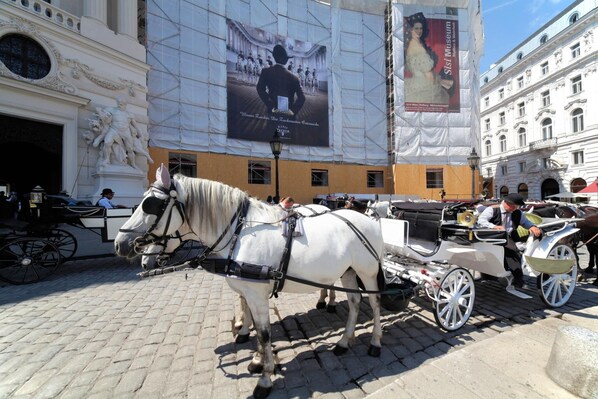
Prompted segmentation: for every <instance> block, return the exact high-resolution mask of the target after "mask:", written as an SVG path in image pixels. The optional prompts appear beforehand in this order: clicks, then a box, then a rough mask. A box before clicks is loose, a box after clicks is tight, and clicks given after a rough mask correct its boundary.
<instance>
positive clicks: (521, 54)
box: [517, 51, 523, 60]
mask: <svg viewBox="0 0 598 399" xmlns="http://www.w3.org/2000/svg"><path fill="white" fill-rule="evenodd" d="M522 58H523V53H522V52H521V51H520V52H518V53H517V59H518V60H520V59H522Z"/></svg>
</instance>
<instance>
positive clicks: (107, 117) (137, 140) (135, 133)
mask: <svg viewBox="0 0 598 399" xmlns="http://www.w3.org/2000/svg"><path fill="white" fill-rule="evenodd" d="M116 105H117V106H116V107H112V108H97V109H96V113H95V118H93V119H90V120H89V127H90V129H91V131H92V132H93V135H88V136H86V137H85V138H86V140H87V142H88V144H89V143H91V144H92V145H93V146H94V147H99V149H100V158H99V164H100V165H129V166H131V167H133V168H136V169H137V166H136V165H135V160H136V157H137V155H140V156H143V157H145V158H147V160H148V162H149V163H154V161H153V159H152V158H151V157H150V155H149V153H148V152H147V138H146V137H144V135H143V134H142V133H141V130H139V127H138V126H137V123H136V122H135V118H134V117H133V115H132V114H130V113H129V112H128V111H127V102H126V101H125V100H124V99H123V98H120V97H119V98H118V99H117V100H116Z"/></svg>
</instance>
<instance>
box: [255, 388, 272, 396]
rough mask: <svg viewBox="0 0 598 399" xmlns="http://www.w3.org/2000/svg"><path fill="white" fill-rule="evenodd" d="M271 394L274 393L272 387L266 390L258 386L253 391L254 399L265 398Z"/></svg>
mask: <svg viewBox="0 0 598 399" xmlns="http://www.w3.org/2000/svg"><path fill="white" fill-rule="evenodd" d="M270 392H272V387H269V388H264V387H261V386H259V385H258V386H256V387H255V389H254V390H253V397H254V398H256V399H261V398H265V397H267V396H268V395H270Z"/></svg>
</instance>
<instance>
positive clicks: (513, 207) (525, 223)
mask: <svg viewBox="0 0 598 399" xmlns="http://www.w3.org/2000/svg"><path fill="white" fill-rule="evenodd" d="M523 205H525V202H524V201H523V197H522V196H521V195H519V194H516V193H512V194H508V195H506V196H505V197H504V198H503V200H502V202H501V203H500V205H493V206H489V207H488V208H486V209H484V211H483V212H482V213H481V214H480V216H479V217H478V226H480V227H484V228H489V229H496V230H506V231H507V245H506V246H505V269H506V268H507V267H508V269H507V270H510V271H511V273H513V285H514V286H515V287H517V288H523V286H524V282H523V271H522V270H521V253H520V252H519V250H518V249H517V246H516V243H517V242H520V241H521V238H520V237H519V234H518V233H517V227H518V226H522V227H524V228H526V229H529V231H530V233H531V234H533V235H534V236H535V237H540V235H541V234H542V232H541V231H540V229H539V228H538V227H537V226H536V225H534V224H533V223H532V222H531V221H529V220H528V219H527V218H526V217H525V213H523V212H522V211H521V210H520V209H519V207H520V206H523Z"/></svg>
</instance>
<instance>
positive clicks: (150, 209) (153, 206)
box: [141, 197, 164, 216]
mask: <svg viewBox="0 0 598 399" xmlns="http://www.w3.org/2000/svg"><path fill="white" fill-rule="evenodd" d="M163 204H164V201H162V200H161V199H159V198H156V197H148V198H146V199H144V200H143V203H142V204H141V209H143V212H144V213H147V214H148V215H156V216H158V215H159V214H160V211H161V210H162V205H163Z"/></svg>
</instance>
